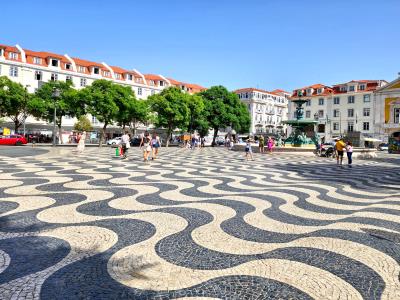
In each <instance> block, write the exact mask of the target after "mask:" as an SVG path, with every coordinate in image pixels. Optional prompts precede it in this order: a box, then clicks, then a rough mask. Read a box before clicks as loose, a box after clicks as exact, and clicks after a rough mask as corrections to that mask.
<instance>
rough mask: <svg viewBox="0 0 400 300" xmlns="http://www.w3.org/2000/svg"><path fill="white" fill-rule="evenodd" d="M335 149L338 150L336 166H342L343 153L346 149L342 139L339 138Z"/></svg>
mask: <svg viewBox="0 0 400 300" xmlns="http://www.w3.org/2000/svg"><path fill="white" fill-rule="evenodd" d="M335 148H336V152H337V155H336V164H337V165H342V163H343V152H344V149H345V148H346V144H345V143H344V142H343V139H342V138H339V140H338V141H337V142H336V144H335Z"/></svg>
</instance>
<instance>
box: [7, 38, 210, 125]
mask: <svg viewBox="0 0 400 300" xmlns="http://www.w3.org/2000/svg"><path fill="white" fill-rule="evenodd" d="M0 76H7V77H8V78H10V79H11V80H12V81H14V82H18V83H20V84H21V85H22V86H24V87H26V89H27V91H28V92H30V93H33V92H35V91H36V90H37V89H38V88H39V87H40V86H41V85H42V84H43V83H44V82H48V81H57V80H58V81H67V80H69V81H71V82H72V83H73V85H74V87H75V88H77V89H81V88H83V87H85V86H87V85H90V84H91V83H92V82H93V81H95V80H97V79H107V80H112V81H113V82H115V83H118V84H122V85H125V86H130V87H131V88H132V90H133V91H134V92H135V94H136V96H137V98H139V99H146V98H147V97H148V96H150V95H153V94H155V93H159V92H160V91H161V90H163V89H164V88H166V87H169V86H177V87H179V88H181V89H182V90H184V91H186V92H188V93H196V92H199V91H201V90H204V88H203V87H201V86H199V85H196V84H188V83H183V82H180V81H176V80H174V79H167V78H165V77H164V76H162V75H153V74H142V73H140V72H139V71H137V70H135V69H133V70H126V69H123V68H120V67H116V66H110V65H108V64H106V63H105V62H101V63H99V62H92V61H87V60H83V59H80V58H75V57H70V56H69V55H67V54H64V55H60V54H55V53H50V52H37V51H31V50H27V49H23V48H21V47H20V46H18V45H16V46H15V47H14V46H7V45H0ZM89 119H91V121H92V125H93V127H94V128H101V127H102V124H101V123H99V122H98V121H97V120H96V118H94V117H91V116H89ZM75 122H76V119H75V118H70V117H68V116H67V117H65V118H63V121H62V124H63V128H64V129H68V130H71V129H72V128H73V125H74V124H75ZM25 123H26V129H27V132H29V131H30V132H34V131H35V130H36V131H38V130H44V129H50V128H51V125H50V124H48V123H47V122H46V121H38V120H36V119H34V118H32V117H28V118H27V119H26V121H25ZM7 125H8V124H7ZM9 127H10V128H11V129H13V126H12V124H10V125H9ZM110 127H111V128H112V126H110ZM20 132H21V130H20Z"/></svg>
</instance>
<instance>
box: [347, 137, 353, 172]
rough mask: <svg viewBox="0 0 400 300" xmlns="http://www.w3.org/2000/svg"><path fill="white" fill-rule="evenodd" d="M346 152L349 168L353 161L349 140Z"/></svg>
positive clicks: (351, 146)
mask: <svg viewBox="0 0 400 300" xmlns="http://www.w3.org/2000/svg"><path fill="white" fill-rule="evenodd" d="M346 154H347V162H348V164H349V168H352V165H351V164H352V163H353V157H352V156H353V145H352V144H351V142H347V145H346Z"/></svg>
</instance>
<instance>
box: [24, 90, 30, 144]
mask: <svg viewBox="0 0 400 300" xmlns="http://www.w3.org/2000/svg"><path fill="white" fill-rule="evenodd" d="M30 87H31V86H30V85H29V84H27V85H26V86H25V94H24V100H25V103H26V96H27V94H28V88H30ZM26 118H27V115H26V111H25V112H24V124H23V125H24V137H25V123H26V122H25V121H26Z"/></svg>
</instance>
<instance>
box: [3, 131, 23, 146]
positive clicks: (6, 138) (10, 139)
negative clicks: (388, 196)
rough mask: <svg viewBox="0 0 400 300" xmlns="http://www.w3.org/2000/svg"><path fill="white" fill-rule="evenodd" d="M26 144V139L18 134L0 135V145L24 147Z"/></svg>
mask: <svg viewBox="0 0 400 300" xmlns="http://www.w3.org/2000/svg"><path fill="white" fill-rule="evenodd" d="M26 143H27V140H26V138H25V137H23V136H22V135H19V134H12V135H0V145H15V146H21V145H25V144H26Z"/></svg>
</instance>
